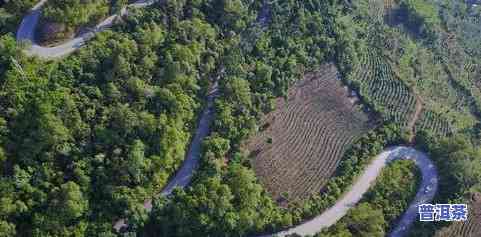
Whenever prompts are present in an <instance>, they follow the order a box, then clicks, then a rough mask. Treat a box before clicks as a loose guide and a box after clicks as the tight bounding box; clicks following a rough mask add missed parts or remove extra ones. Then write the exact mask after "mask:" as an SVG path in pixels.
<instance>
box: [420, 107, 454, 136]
mask: <svg viewBox="0 0 481 237" xmlns="http://www.w3.org/2000/svg"><path fill="white" fill-rule="evenodd" d="M416 130H429V131H432V132H433V133H434V134H437V135H441V136H448V135H450V134H452V133H453V129H452V127H451V124H450V123H449V121H447V120H446V119H445V118H444V117H442V116H441V115H439V114H437V113H435V112H432V111H429V110H423V111H422V112H421V115H420V117H419V119H418V121H417V122H416Z"/></svg>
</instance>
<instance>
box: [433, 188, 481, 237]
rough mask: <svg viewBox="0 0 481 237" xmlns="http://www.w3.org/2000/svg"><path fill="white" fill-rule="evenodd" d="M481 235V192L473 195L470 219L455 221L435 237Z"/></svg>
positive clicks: (472, 236)
mask: <svg viewBox="0 0 481 237" xmlns="http://www.w3.org/2000/svg"><path fill="white" fill-rule="evenodd" d="M454 236H456V237H480V236H481V193H476V194H473V195H472V197H471V203H470V209H469V213H468V221H466V222H454V223H453V224H451V225H450V226H448V227H446V228H443V229H441V230H440V231H438V232H437V233H436V235H435V237H454Z"/></svg>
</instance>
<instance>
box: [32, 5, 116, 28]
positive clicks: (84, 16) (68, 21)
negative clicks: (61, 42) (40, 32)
mask: <svg viewBox="0 0 481 237" xmlns="http://www.w3.org/2000/svg"><path fill="white" fill-rule="evenodd" d="M108 4H109V3H108V2H107V0H100V1H98V0H95V1H94V0H87V1H85V0H49V1H48V2H47V5H46V6H45V8H44V9H43V12H42V14H43V17H44V18H45V19H46V20H48V21H51V22H56V23H64V24H65V25H67V26H68V27H78V26H81V25H84V24H87V23H95V21H97V20H99V19H101V18H102V17H104V16H107V14H108V12H109V6H108Z"/></svg>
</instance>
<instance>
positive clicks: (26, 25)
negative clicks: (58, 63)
mask: <svg viewBox="0 0 481 237" xmlns="http://www.w3.org/2000/svg"><path fill="white" fill-rule="evenodd" d="M155 2H156V0H139V1H136V2H135V3H132V4H130V5H128V6H127V7H134V8H141V7H147V6H150V5H152V4H153V3H155ZM45 3H47V0H41V1H40V2H39V3H37V4H36V5H35V6H34V7H33V8H32V9H31V10H30V12H29V13H28V15H26V16H25V17H24V18H23V20H22V23H21V24H20V27H19V28H18V30H17V41H18V42H27V43H28V44H30V47H29V48H28V49H27V50H26V54H27V55H29V56H38V57H40V58H43V59H53V58H59V57H62V56H66V55H68V54H70V53H72V52H74V51H75V50H77V49H78V48H80V47H82V46H83V45H84V44H85V42H86V41H88V40H90V39H92V38H93V37H94V36H95V33H97V32H100V31H103V30H105V29H108V28H110V27H111V26H112V25H113V24H114V21H115V19H116V18H117V17H118V16H119V15H118V14H116V15H112V16H109V17H108V18H106V19H105V20H104V21H102V22H100V23H99V24H98V25H97V26H95V27H94V28H92V29H91V30H90V31H88V32H85V33H83V34H81V35H78V36H76V37H75V38H73V39H71V40H69V41H67V42H64V43H62V44H61V45H58V46H55V47H43V46H41V45H39V44H38V43H37V42H36V41H35V29H36V28H37V24H38V21H39V19H40V15H41V13H42V7H43V6H44V5H45ZM127 7H124V8H123V9H122V10H121V11H120V15H122V16H123V15H125V14H127Z"/></svg>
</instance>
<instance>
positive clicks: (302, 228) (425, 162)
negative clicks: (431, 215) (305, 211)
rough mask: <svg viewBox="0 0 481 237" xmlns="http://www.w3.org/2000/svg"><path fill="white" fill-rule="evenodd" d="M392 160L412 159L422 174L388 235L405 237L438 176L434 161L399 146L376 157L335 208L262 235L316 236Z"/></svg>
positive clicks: (431, 194) (433, 190)
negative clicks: (407, 203)
mask: <svg viewBox="0 0 481 237" xmlns="http://www.w3.org/2000/svg"><path fill="white" fill-rule="evenodd" d="M395 160H413V161H414V162H415V164H416V165H417V166H418V167H419V169H420V170H421V173H422V181H421V184H420V186H419V189H418V192H417V194H416V197H415V198H414V200H413V201H412V202H411V204H410V206H409V208H408V210H407V211H406V212H405V213H404V214H403V216H402V217H401V219H400V220H399V222H398V224H397V225H396V227H395V228H394V230H393V232H392V233H390V234H389V236H392V237H400V236H404V235H406V233H407V231H408V229H409V227H410V226H411V225H412V223H413V221H414V220H416V218H417V211H418V205H419V204H422V203H429V202H430V201H431V200H432V199H433V198H434V195H435V194H436V191H437V187H438V174H437V170H436V168H435V166H434V164H433V162H432V161H431V160H430V159H429V158H428V157H427V155H426V154H424V153H422V152H419V151H417V150H416V149H414V148H410V147H404V146H398V147H392V148H388V149H386V150H385V151H383V152H382V153H381V154H379V155H378V156H376V157H375V158H374V159H373V160H372V162H371V163H370V164H369V165H368V166H367V167H366V169H365V170H364V172H363V173H362V175H361V176H360V177H359V178H358V179H357V181H356V182H355V183H354V184H353V185H352V187H351V189H350V190H349V191H348V192H347V193H345V194H344V195H343V197H342V198H341V199H339V200H338V201H337V202H336V204H335V205H334V206H332V207H330V208H329V209H327V210H326V211H324V212H323V213H322V214H321V215H319V216H317V217H315V218H314V219H312V220H310V221H307V222H305V223H303V224H301V225H298V226H295V227H293V228H290V229H288V230H285V231H282V232H279V233H276V234H272V235H265V236H263V237H267V236H287V235H292V234H298V235H302V236H304V235H315V234H316V233H318V232H320V231H321V230H322V229H324V228H327V227H329V226H331V225H333V224H335V223H336V222H337V221H338V220H339V219H341V218H342V217H343V216H344V215H346V214H347V212H348V211H349V209H351V208H352V207H354V206H355V205H356V204H357V203H358V202H359V201H360V200H361V198H362V196H363V194H364V193H366V192H367V191H368V189H369V188H370V187H371V186H372V185H373V183H374V182H375V180H376V178H377V177H378V176H379V175H380V173H381V171H382V169H383V168H384V167H385V166H386V165H388V164H389V163H391V162H392V161H395ZM428 187H429V188H428Z"/></svg>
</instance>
